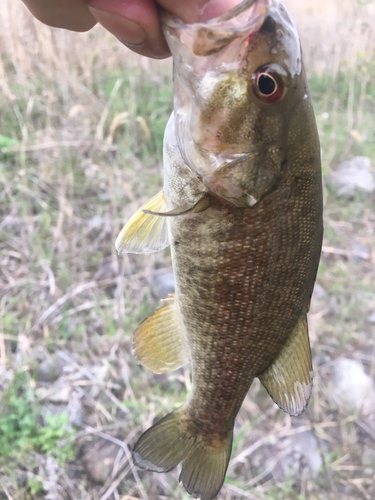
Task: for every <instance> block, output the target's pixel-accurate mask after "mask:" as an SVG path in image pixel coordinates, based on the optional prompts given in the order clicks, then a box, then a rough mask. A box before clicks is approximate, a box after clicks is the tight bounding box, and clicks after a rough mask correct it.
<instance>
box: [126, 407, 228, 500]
mask: <svg viewBox="0 0 375 500" xmlns="http://www.w3.org/2000/svg"><path fill="white" fill-rule="evenodd" d="M232 439H233V432H232V431H231V432H230V434H229V435H228V436H227V437H226V438H224V439H220V440H218V439H217V440H216V441H215V442H214V443H213V444H210V445H208V444H206V443H205V441H204V438H203V437H202V436H198V435H194V434H193V433H192V432H190V431H189V430H188V429H187V425H186V419H185V418H184V411H183V410H182V409H179V410H177V411H175V412H172V413H169V414H168V415H167V416H166V417H164V418H163V419H162V420H160V421H159V422H157V423H156V424H155V425H154V426H153V427H151V428H150V429H148V430H147V431H146V432H145V433H144V434H142V436H141V437H140V438H139V440H138V441H137V443H136V445H135V447H134V450H133V460H134V463H135V465H137V466H138V467H141V468H142V469H146V470H150V471H153V472H168V471H170V470H172V469H173V468H174V467H176V466H177V465H178V464H179V463H180V462H182V470H181V474H180V481H182V484H183V485H184V487H185V488H186V490H187V492H188V493H190V495H193V496H194V497H195V498H200V499H201V500H211V499H212V498H214V497H215V496H216V495H217V494H218V493H219V491H220V488H221V486H222V485H223V482H224V479H225V473H226V471H227V468H228V463H229V458H230V454H231V450H232Z"/></svg>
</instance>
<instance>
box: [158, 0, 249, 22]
mask: <svg viewBox="0 0 375 500" xmlns="http://www.w3.org/2000/svg"><path fill="white" fill-rule="evenodd" d="M241 1H242V0H191V1H186V0H185V1H182V2H178V1H176V0H158V3H159V4H160V5H161V6H162V7H163V8H164V9H165V10H167V11H169V12H171V13H172V14H175V15H176V16H177V17H179V18H180V19H181V20H182V21H183V22H184V23H196V22H198V21H207V20H208V19H212V18H213V17H217V16H221V15H222V14H224V13H225V12H227V11H228V10H230V9H232V8H233V7H235V6H236V5H238V4H239V3H241Z"/></svg>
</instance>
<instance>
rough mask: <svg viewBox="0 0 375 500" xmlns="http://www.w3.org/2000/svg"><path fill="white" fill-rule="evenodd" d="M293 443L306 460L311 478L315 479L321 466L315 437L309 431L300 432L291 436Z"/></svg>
mask: <svg viewBox="0 0 375 500" xmlns="http://www.w3.org/2000/svg"><path fill="white" fill-rule="evenodd" d="M293 443H294V445H295V448H297V449H298V451H299V452H300V453H301V454H302V455H303V457H304V459H305V460H306V463H307V465H308V467H309V469H310V473H311V477H312V478H316V477H317V476H318V474H319V471H320V469H321V467H322V465H323V460H322V457H321V454H320V453H319V449H318V442H317V440H316V437H315V436H314V434H313V433H312V432H311V431H306V432H300V433H298V434H295V435H294V436H293Z"/></svg>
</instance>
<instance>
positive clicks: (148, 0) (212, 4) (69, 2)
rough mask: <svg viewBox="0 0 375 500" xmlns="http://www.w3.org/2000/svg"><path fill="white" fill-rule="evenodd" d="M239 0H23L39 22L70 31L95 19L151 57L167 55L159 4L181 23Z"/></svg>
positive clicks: (202, 18) (84, 27)
mask: <svg viewBox="0 0 375 500" xmlns="http://www.w3.org/2000/svg"><path fill="white" fill-rule="evenodd" d="M240 1H241V0H158V2H156V1H155V0H23V2H24V4H25V5H26V7H27V8H28V9H29V10H30V12H31V13H32V14H33V15H34V16H35V17H36V18H37V19H38V20H39V21H41V22H42V23H44V24H47V25H49V26H53V27H55V28H65V29H68V30H72V31H88V30H90V29H91V28H92V27H93V26H95V24H96V23H97V22H99V23H100V24H102V25H103V26H104V27H105V28H106V29H107V30H108V31H110V32H111V33H112V34H113V35H115V36H116V37H117V38H118V39H119V40H120V41H121V42H122V43H123V44H124V45H126V46H127V47H129V48H130V49H131V50H133V51H134V52H137V53H138V54H141V55H143V56H147V57H152V58H155V59H163V58H165V57H169V56H170V52H169V49H168V46H167V43H166V41H165V39H164V36H163V33H162V31H161V27H160V22H159V15H158V9H159V8H160V7H162V8H164V9H166V10H168V11H169V12H171V13H172V14H175V15H176V16H178V17H179V18H180V19H182V21H184V22H185V23H194V22H197V21H206V20H207V19H210V18H213V17H216V16H219V15H221V14H223V13H224V12H226V11H228V10H229V9H231V8H232V7H234V6H235V5H237V4H238V3H240Z"/></svg>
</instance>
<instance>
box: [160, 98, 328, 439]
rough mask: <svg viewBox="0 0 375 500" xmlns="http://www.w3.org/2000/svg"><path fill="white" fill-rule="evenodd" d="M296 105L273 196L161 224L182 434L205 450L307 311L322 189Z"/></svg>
mask: <svg viewBox="0 0 375 500" xmlns="http://www.w3.org/2000/svg"><path fill="white" fill-rule="evenodd" d="M304 93H305V89H304V88H302V89H301V94H302V95H301V96H300V97H301V98H302V97H303V95H304ZM297 102H298V104H297V106H296V107H295V108H294V110H293V111H294V112H293V113H292V116H291V118H290V123H289V129H290V130H289V134H288V135H289V137H291V136H292V137H293V138H292V139H290V140H291V141H292V142H293V143H295V141H297V143H299V147H298V149H297V150H296V149H292V150H291V149H289V147H288V145H287V146H286V148H285V149H286V151H287V152H288V153H287V156H286V162H285V165H284V167H283V174H282V177H281V179H280V182H279V184H278V186H277V189H275V190H274V191H273V192H271V193H270V194H269V195H267V196H265V197H264V198H263V199H262V200H261V201H260V202H259V203H258V204H256V205H255V206H254V207H252V208H249V209H247V208H237V207H224V206H222V205H220V203H219V202H218V203H217V204H216V206H214V207H212V208H210V209H208V210H206V211H205V212H203V213H201V214H193V215H187V216H186V217H180V218H179V217H176V218H173V219H171V221H170V233H171V250H172V260H173V268H174V271H175V281H176V297H177V300H178V305H179V308H180V313H181V317H182V321H183V323H184V325H185V328H186V336H187V341H188V344H189V347H190V351H191V356H192V374H193V381H192V382H193V383H192V392H191V394H190V395H189V404H188V410H187V411H188V413H189V416H190V420H189V422H190V424H189V425H191V426H193V427H194V430H195V431H196V432H199V434H200V435H202V436H204V437H205V439H206V440H207V442H210V441H211V440H215V439H216V438H217V437H219V436H221V437H224V436H225V435H226V434H227V432H228V431H229V430H231V429H232V427H233V422H234V419H235V416H236V414H237V412H238V410H239V408H240V406H241V404H242V401H243V399H244V397H245V395H246V393H247V392H248V390H249V387H250V385H251V382H252V381H253V379H254V377H256V376H258V375H259V374H261V373H262V372H263V371H264V370H265V369H266V368H267V367H268V366H269V365H270V364H271V363H272V361H273V360H274V359H275V357H276V355H277V354H278V353H279V352H280V350H281V348H282V346H283V345H284V344H285V342H286V341H287V339H288V337H289V336H290V334H291V332H292V330H293V327H294V326H295V324H296V322H297V320H298V318H299V317H300V316H301V314H303V313H304V314H306V313H307V311H308V307H309V302H310V298H311V294H312V290H313V286H314V281H315V277H316V272H317V267H318V263H319V257H320V251H321V242H322V232H323V226H322V186H321V172H320V154H319V142H318V137H317V134H316V132H315V127H314V126H311V123H314V117H313V113H312V107H311V103H310V101H307V100H303V99H300V100H298V101H297ZM305 137H308V138H309V140H308V141H306V140H304V138H305ZM183 168H186V167H183V166H181V169H183ZM185 175H187V174H185ZM175 176H176V177H178V176H180V173H179V172H178V171H176V170H174V173H173V175H171V177H168V179H166V184H165V196H166V198H167V201H168V200H172V199H173V201H174V202H176V199H177V198H178V199H179V200H180V201H181V192H180V191H179V190H176V189H175V190H174V191H173V185H175V182H174V180H175V178H176V177H175ZM181 177H183V176H181ZM197 190H198V186H197Z"/></svg>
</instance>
